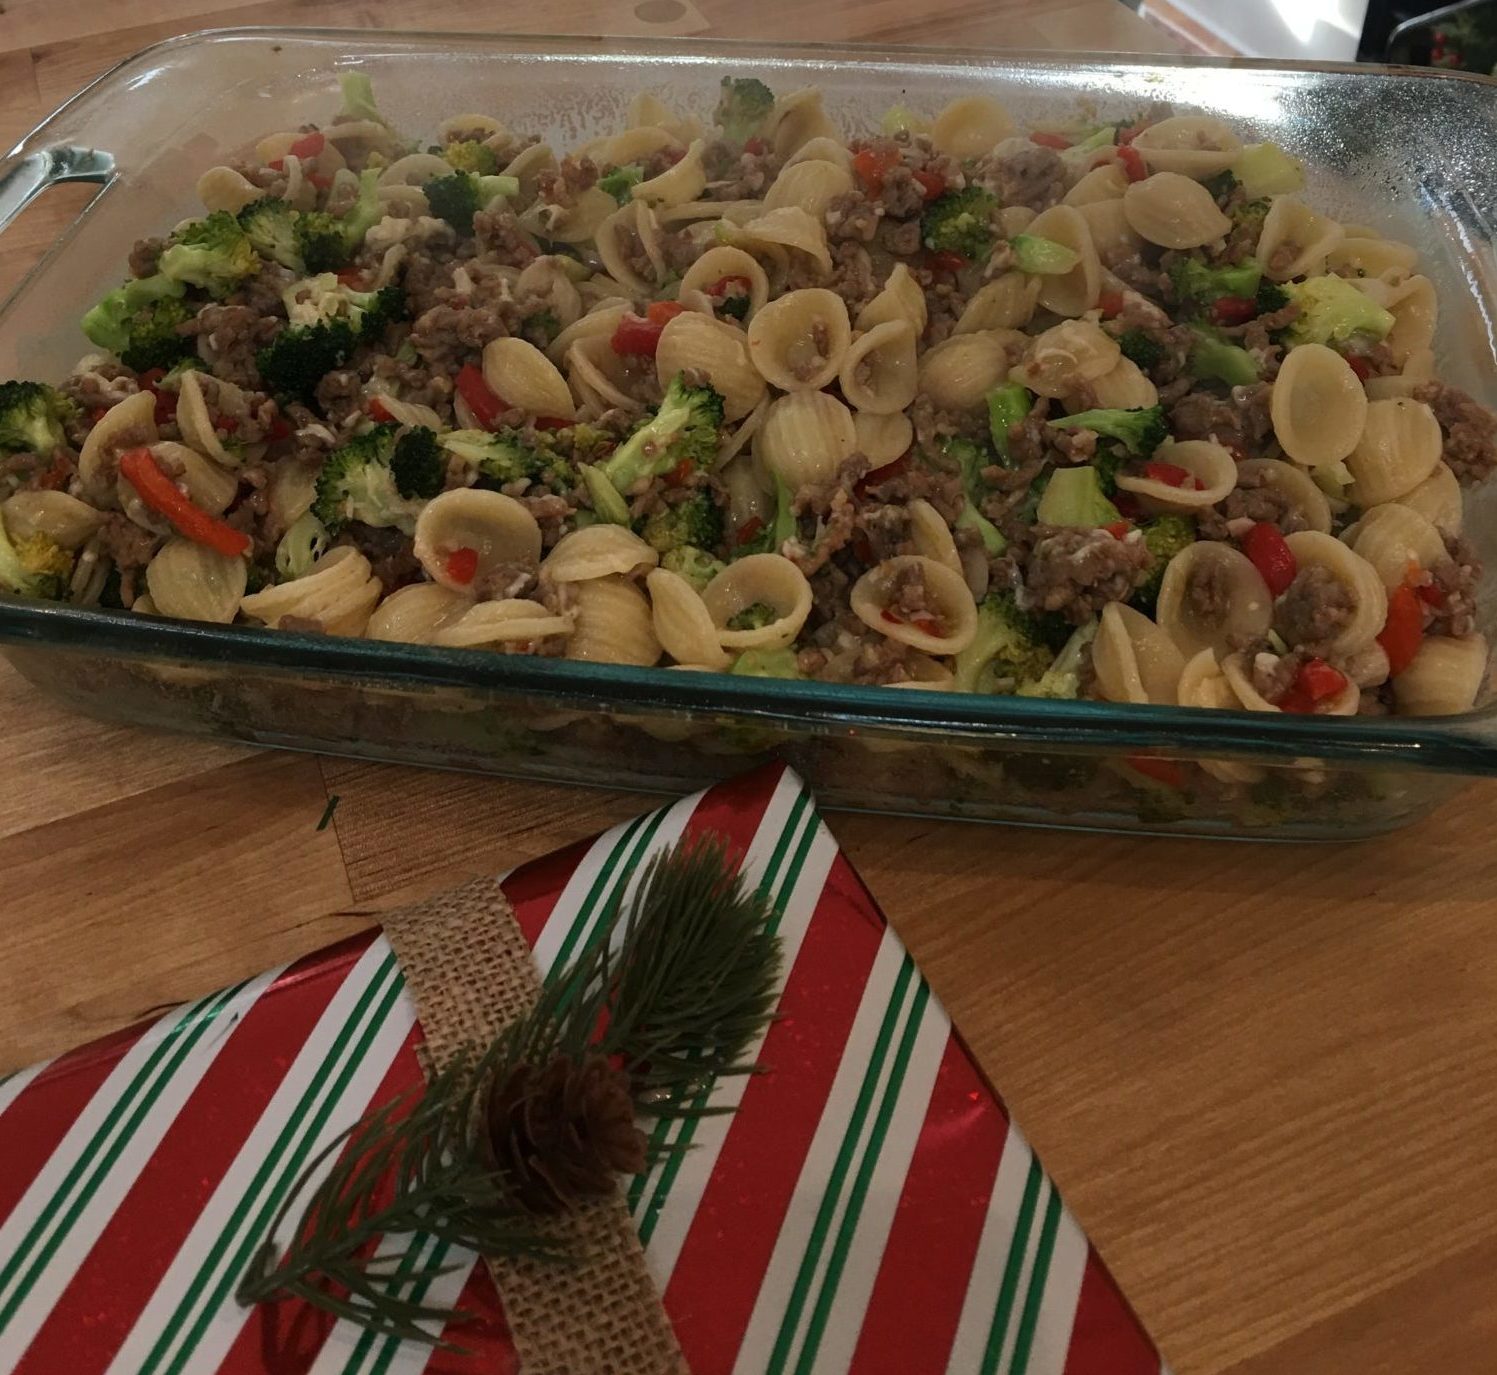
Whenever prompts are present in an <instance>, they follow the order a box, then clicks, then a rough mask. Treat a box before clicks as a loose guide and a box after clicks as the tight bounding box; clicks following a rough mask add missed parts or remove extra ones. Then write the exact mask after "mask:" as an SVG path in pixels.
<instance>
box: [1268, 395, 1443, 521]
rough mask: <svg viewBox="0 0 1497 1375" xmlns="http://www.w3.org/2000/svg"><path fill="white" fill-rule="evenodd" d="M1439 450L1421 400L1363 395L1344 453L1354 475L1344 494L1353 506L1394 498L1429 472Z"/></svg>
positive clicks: (1434, 423) (1435, 425)
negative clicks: (1361, 415)
mask: <svg viewBox="0 0 1497 1375" xmlns="http://www.w3.org/2000/svg"><path fill="white" fill-rule="evenodd" d="M1285 447H1286V448H1287V447H1288V446H1287V445H1286V446H1285ZM1440 453H1441V438H1440V422H1439V421H1438V420H1436V419H1435V413H1434V412H1433V411H1432V410H1430V408H1429V407H1428V406H1426V405H1425V404H1424V403H1423V402H1422V401H1411V400H1409V399H1408V398H1406V397H1397V398H1395V399H1393V400H1391V401H1369V402H1368V403H1367V406H1366V419H1365V421H1364V422H1363V425H1362V432H1361V435H1360V436H1359V437H1358V439H1357V443H1356V447H1355V448H1354V449H1353V450H1352V451H1351V453H1350V454H1349V455H1348V456H1347V459H1346V466H1347V468H1348V469H1349V470H1350V471H1351V475H1352V478H1353V479H1354V481H1353V482H1352V485H1351V487H1350V488H1349V489H1348V490H1347V496H1348V497H1349V498H1350V499H1351V500H1352V501H1354V502H1356V504H1357V505H1358V506H1376V505H1378V504H1379V503H1380V502H1384V501H1396V500H1397V499H1398V498H1399V497H1401V496H1403V495H1405V494H1406V493H1408V492H1412V491H1413V490H1414V488H1415V487H1417V486H1418V485H1419V484H1420V483H1421V482H1423V481H1424V480H1425V478H1427V477H1428V476H1429V475H1430V474H1431V473H1432V472H1434V470H1435V465H1436V464H1437V463H1439V461H1440Z"/></svg>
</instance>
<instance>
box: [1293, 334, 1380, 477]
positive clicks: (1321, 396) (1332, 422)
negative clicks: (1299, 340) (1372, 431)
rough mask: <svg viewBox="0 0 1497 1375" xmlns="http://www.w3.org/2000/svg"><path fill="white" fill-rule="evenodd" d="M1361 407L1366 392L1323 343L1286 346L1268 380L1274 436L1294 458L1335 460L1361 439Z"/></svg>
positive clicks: (1320, 462)
mask: <svg viewBox="0 0 1497 1375" xmlns="http://www.w3.org/2000/svg"><path fill="white" fill-rule="evenodd" d="M1380 404H1381V403H1380ZM1367 412H1368V402H1367V394H1366V392H1364V391H1363V390H1362V384H1361V382H1359V381H1358V380H1357V375H1356V373H1354V372H1353V371H1352V369H1351V364H1349V363H1348V362H1347V361H1346V359H1344V358H1343V357H1342V356H1341V355H1340V354H1339V353H1336V352H1335V351H1334V350H1333V349H1328V348H1327V347H1326V346H1325V345H1324V344H1301V345H1300V346H1299V347H1298V348H1295V349H1291V350H1290V351H1289V356H1288V357H1287V358H1285V360H1284V365H1283V367H1281V368H1280V369H1279V375H1278V377H1277V379H1276V380H1275V381H1274V384H1273V396H1272V400H1271V415H1272V418H1273V431H1274V437H1275V438H1276V439H1277V440H1278V441H1279V443H1280V445H1282V447H1283V449H1284V452H1285V453H1286V454H1288V455H1289V457H1290V458H1292V459H1294V461H1295V462H1296V463H1303V464H1304V465H1305V466H1306V467H1309V468H1321V467H1326V466H1328V465H1330V464H1333V463H1339V462H1341V460H1342V459H1344V458H1345V457H1346V456H1347V455H1348V454H1350V453H1351V451H1352V450H1353V449H1355V448H1356V447H1357V443H1358V441H1359V440H1360V439H1361V438H1362V427H1363V425H1364V424H1365V423H1366V420H1367Z"/></svg>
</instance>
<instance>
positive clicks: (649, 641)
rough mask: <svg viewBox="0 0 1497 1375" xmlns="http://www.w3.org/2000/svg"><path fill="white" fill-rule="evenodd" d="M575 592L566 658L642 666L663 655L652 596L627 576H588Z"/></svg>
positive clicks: (646, 665)
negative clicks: (656, 627) (646, 593)
mask: <svg viewBox="0 0 1497 1375" xmlns="http://www.w3.org/2000/svg"><path fill="white" fill-rule="evenodd" d="M593 528H594V529H596V528H598V527H596V526H594V527H593ZM579 533H585V532H579ZM574 595H575V597H576V604H575V606H574V608H573V613H574V616H575V621H574V623H573V626H572V633H571V635H570V636H569V638H568V639H567V658H569V659H584V660H586V661H588V662H589V663H595V664H633V665H635V666H637V667H639V668H648V667H649V666H650V665H651V664H653V663H655V662H656V661H657V660H658V659H659V658H660V641H659V640H658V639H657V638H656V636H655V623H654V620H653V617H652V615H651V612H650V602H649V599H648V598H647V597H646V596H645V594H644V593H643V592H641V591H640V590H639V588H638V587H636V586H635V585H634V583H633V582H631V581H630V580H629V579H628V578H626V577H624V576H622V575H621V574H618V573H612V574H609V575H608V576H607V577H601V578H589V579H588V580H587V581H586V582H579V583H578V584H577V585H576V589H575V594H574Z"/></svg>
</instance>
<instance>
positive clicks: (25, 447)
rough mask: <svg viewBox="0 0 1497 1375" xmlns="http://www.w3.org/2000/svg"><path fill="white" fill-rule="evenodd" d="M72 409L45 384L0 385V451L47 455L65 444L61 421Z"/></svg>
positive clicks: (69, 416)
mask: <svg viewBox="0 0 1497 1375" xmlns="http://www.w3.org/2000/svg"><path fill="white" fill-rule="evenodd" d="M74 409H75V407H74V405H73V403H72V402H71V401H69V400H68V399H67V397H65V396H64V395H63V394H62V393H61V392H60V391H58V390H57V389H56V388H54V387H49V386H47V384H46V383H45V382H0V449H3V450H6V451H8V452H11V453H31V454H50V453H51V452H52V450H53V449H55V448H57V446H58V445H59V444H66V443H67V442H68V437H67V435H66V434H65V433H64V432H63V428H62V427H63V422H64V421H66V420H70V419H71V418H72V415H73V411H74Z"/></svg>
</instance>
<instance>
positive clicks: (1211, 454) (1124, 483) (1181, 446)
mask: <svg viewBox="0 0 1497 1375" xmlns="http://www.w3.org/2000/svg"><path fill="white" fill-rule="evenodd" d="M1154 459H1155V462H1156V463H1163V464H1168V465H1169V466H1170V467H1172V468H1178V469H1181V470H1182V471H1184V472H1185V473H1186V474H1188V480H1185V481H1174V482H1166V481H1164V480H1163V479H1162V478H1158V477H1150V476H1148V475H1147V473H1145V474H1142V475H1139V476H1134V475H1132V474H1127V473H1124V474H1120V475H1119V476H1118V480H1117V481H1118V487H1119V488H1120V489H1121V490H1122V491H1125V492H1133V493H1134V494H1135V495H1137V496H1138V497H1139V498H1140V499H1141V500H1142V502H1143V504H1144V507H1145V508H1146V509H1148V510H1154V511H1185V512H1191V511H1198V510H1201V509H1202V508H1203V507H1207V506H1215V505H1216V503H1217V502H1219V501H1220V500H1221V499H1222V498H1223V497H1224V496H1226V495H1227V493H1228V492H1230V491H1231V490H1232V488H1233V487H1235V486H1236V485H1237V463H1236V461H1235V460H1234V459H1233V457H1232V455H1231V454H1230V453H1228V452H1227V450H1225V449H1224V448H1222V446H1221V445H1220V444H1217V443H1214V442H1213V441H1212V440H1209V439H1184V440H1169V441H1167V442H1166V443H1164V444H1161V445H1160V446H1159V447H1158V448H1157V449H1156V450H1155V451H1154ZM1172 476H1177V475H1174V474H1172Z"/></svg>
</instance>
